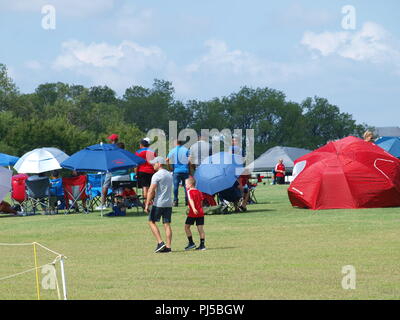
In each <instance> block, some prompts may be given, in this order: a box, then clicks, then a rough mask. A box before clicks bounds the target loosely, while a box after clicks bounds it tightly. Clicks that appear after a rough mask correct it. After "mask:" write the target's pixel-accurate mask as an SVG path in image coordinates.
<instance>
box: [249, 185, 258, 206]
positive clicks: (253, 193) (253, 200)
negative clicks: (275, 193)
mask: <svg viewBox="0 0 400 320" xmlns="http://www.w3.org/2000/svg"><path fill="white" fill-rule="evenodd" d="M256 188H257V184H250V185H249V192H250V196H249V201H248V204H256V203H258V202H257V198H256Z"/></svg>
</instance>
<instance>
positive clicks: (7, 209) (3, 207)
mask: <svg viewBox="0 0 400 320" xmlns="http://www.w3.org/2000/svg"><path fill="white" fill-rule="evenodd" d="M0 213H11V214H14V215H16V214H18V212H17V211H16V210H14V209H13V208H12V207H11V205H10V204H9V203H8V202H6V201H1V202H0Z"/></svg>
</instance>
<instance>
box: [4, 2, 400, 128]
mask: <svg viewBox="0 0 400 320" xmlns="http://www.w3.org/2000/svg"><path fill="white" fill-rule="evenodd" d="M47 4H50V5H52V6H53V7H54V9H55V13H56V15H55V18H56V28H55V30H45V29H43V28H42V19H43V18H44V17H45V14H42V13H41V10H42V7H43V6H44V5H47ZM345 5H351V6H353V7H354V9H355V17H356V28H355V29H354V30H346V29H344V28H343V26H342V19H343V18H344V16H345V14H343V13H342V8H343V6H345ZM399 9H400V2H399V1H397V0H386V1H384V2H379V1H368V2H367V1H361V0H358V1H340V0H336V1H331V0H321V1H311V0H286V1H267V0H249V1H244V0H229V1H227V0H218V1H215V0H202V1H195V0H169V1H165V0H152V1H135V0H96V1H95V0H93V1H90V0H86V1H84V0H0V36H1V39H2V45H1V50H0V63H4V64H6V65H7V67H8V68H9V72H10V75H11V76H12V78H13V79H14V81H15V82H16V84H17V86H18V87H19V88H20V90H21V91H22V92H32V91H33V90H34V89H35V88H36V87H37V85H38V84H41V83H45V82H55V81H63V82H67V83H71V84H72V83H73V84H83V85H85V86H93V85H108V86H110V87H112V88H113V89H114V90H115V91H117V93H118V94H120V95H121V94H123V92H124V90H125V89H126V88H127V87H130V86H132V85H143V86H151V84H152V81H153V79H154V78H158V79H165V80H169V81H172V83H173V85H174V87H175V90H176V97H177V98H178V99H182V100H187V99H210V98H213V97H216V96H223V95H227V94H229V93H232V92H234V91H236V90H238V89H239V88H240V87H241V86H244V85H248V86H251V87H258V86H261V87H264V86H268V87H271V88H275V89H279V90H282V91H283V92H284V93H285V94H286V95H287V97H288V99H290V100H293V101H297V102H301V101H302V100H303V99H305V98H306V97H309V96H321V97H326V98H328V100H329V101H330V102H331V103H334V104H336V105H338V106H339V107H340V109H341V110H342V111H344V112H348V113H351V114H353V116H354V118H355V119H356V120H357V121H358V122H359V123H362V122H365V123H368V124H370V125H373V126H398V125H399V121H398V119H399V118H400V108H399V107H400V103H399V101H400V90H399V88H400V28H399V27H400V22H399V19H398V17H399V15H398V12H399Z"/></svg>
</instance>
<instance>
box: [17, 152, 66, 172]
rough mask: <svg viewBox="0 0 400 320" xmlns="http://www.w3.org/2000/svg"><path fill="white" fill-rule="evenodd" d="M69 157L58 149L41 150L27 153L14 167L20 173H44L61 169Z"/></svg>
mask: <svg viewBox="0 0 400 320" xmlns="http://www.w3.org/2000/svg"><path fill="white" fill-rule="evenodd" d="M68 158H69V156H68V155H67V154H65V153H64V152H62V151H61V150H59V149H57V148H39V149H35V150H32V151H29V152H28V153H25V154H24V155H23V156H22V157H21V158H20V159H19V160H18V161H17V163H16V164H15V165H14V169H15V170H17V172H18V173H42V172H47V171H52V170H58V169H61V166H60V163H61V162H63V161H64V160H67V159H68Z"/></svg>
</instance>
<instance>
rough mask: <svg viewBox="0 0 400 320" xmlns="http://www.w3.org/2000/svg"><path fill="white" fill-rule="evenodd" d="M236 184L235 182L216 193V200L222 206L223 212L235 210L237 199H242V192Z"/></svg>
mask: <svg viewBox="0 0 400 320" xmlns="http://www.w3.org/2000/svg"><path fill="white" fill-rule="evenodd" d="M237 186H238V184H237V183H235V184H234V185H233V186H232V187H230V188H228V189H225V190H222V191H220V192H219V193H218V202H219V204H220V206H221V207H222V212H223V213H233V212H236V211H237V210H236V208H237V207H238V204H239V201H240V200H241V199H242V194H241V192H240V189H239V188H238V187H237Z"/></svg>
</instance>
